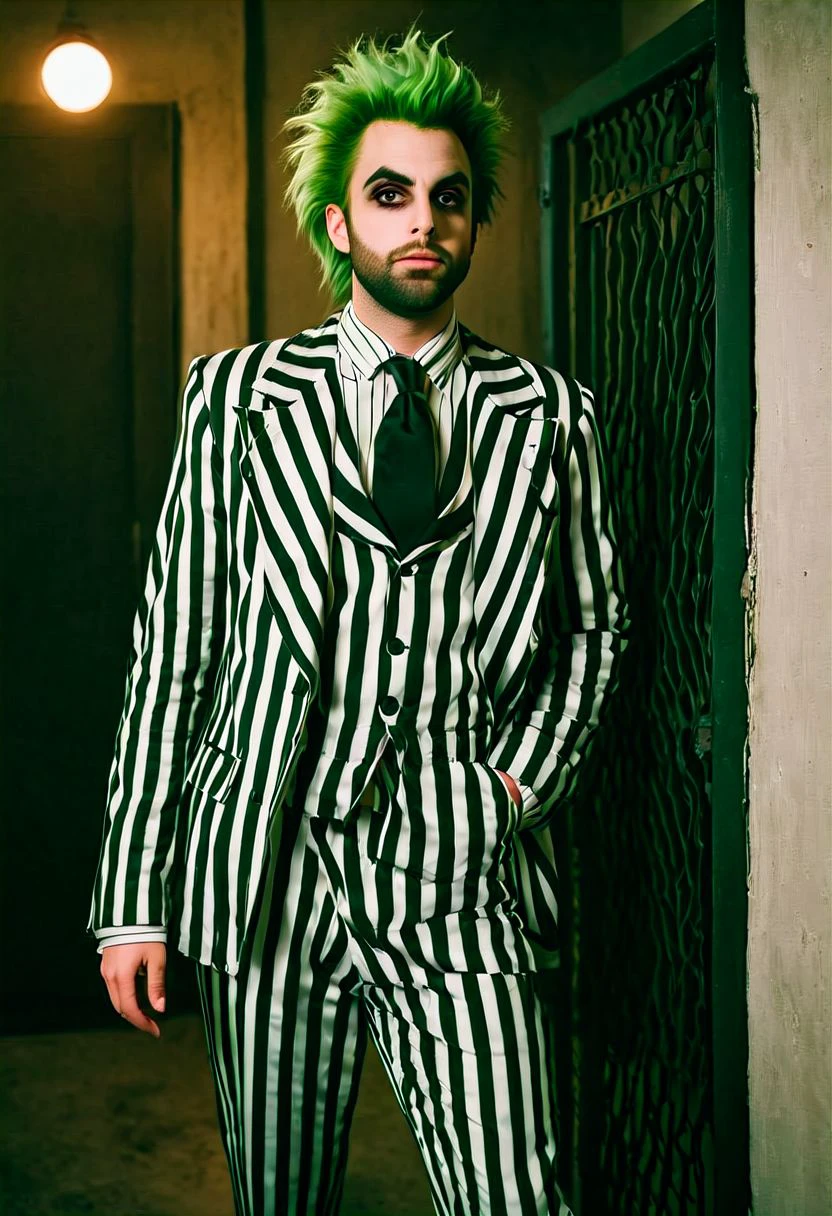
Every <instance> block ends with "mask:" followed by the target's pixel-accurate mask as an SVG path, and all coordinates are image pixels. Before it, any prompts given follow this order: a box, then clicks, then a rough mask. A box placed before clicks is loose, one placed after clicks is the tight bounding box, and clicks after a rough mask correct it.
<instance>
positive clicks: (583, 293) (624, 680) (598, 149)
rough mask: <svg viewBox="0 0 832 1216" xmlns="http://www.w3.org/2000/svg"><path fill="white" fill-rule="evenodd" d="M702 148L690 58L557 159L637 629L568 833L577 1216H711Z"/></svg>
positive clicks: (704, 69)
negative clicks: (598, 757)
mask: <svg viewBox="0 0 832 1216" xmlns="http://www.w3.org/2000/svg"><path fill="white" fill-rule="evenodd" d="M713 138H714V102H713V65H712V61H711V60H710V59H708V60H703V59H701V58H700V59H699V60H698V61H697V62H696V63H695V64H692V65H691V64H687V65H686V66H685V67H684V69H680V70H679V72H678V73H677V75H675V76H674V77H673V78H670V79H668V78H667V77H665V78H664V79H661V80H660V82H658V83H656V82H654V83H653V84H652V85H651V86H650V88H649V89H646V90H645V91H644V92H643V94H641V95H638V96H630V97H628V98H627V99H626V100H625V101H624V102H622V103H621V104H620V105H618V106H617V107H616V108H615V110H614V111H613V112H611V111H609V110H607V111H605V112H603V113H601V114H598V115H596V116H595V117H594V118H593V119H591V120H589V121H585V122H583V123H582V124H580V125H579V126H578V127H577V129H575V130H573V131H572V132H570V133H569V134H568V135H567V136H563V137H562V145H561V147H560V149H559V150H558V151H557V152H556V154H555V155H556V161H555V163H559V164H561V165H562V166H563V168H564V170H565V175H566V177H567V179H568V181H569V183H570V187H569V188H570V191H571V198H569V200H568V203H569V214H570V215H571V217H572V221H571V224H570V225H568V226H567V228H568V234H569V235H568V239H569V242H570V245H571V248H570V250H569V251H568V259H566V260H568V264H569V266H570V275H571V278H572V284H571V291H570V293H569V294H570V298H571V300H572V304H573V308H574V311H573V314H572V317H571V324H570V340H571V345H572V361H573V367H574V368H575V370H576V372H577V373H578V375H579V376H580V377H581V378H582V379H583V380H584V381H585V382H586V383H587V384H589V385H590V386H591V387H592V388H593V390H594V391H595V393H596V397H597V400H598V410H599V416H600V418H601V422H602V425H603V429H604V432H605V436H606V439H607V446H608V452H609V468H608V471H609V477H610V482H611V485H612V487H613V493H614V496H615V499H616V505H617V528H618V538H619V541H620V545H621V552H622V564H623V571H624V577H625V586H626V588H627V591H628V602H629V606H630V616H631V619H632V634H631V641H630V645H629V648H628V650H627V652H626V655H625V660H624V664H623V670H622V673H621V681H620V687H619V690H618V693H617V694H616V697H615V698H614V699H613V700H612V701H611V702H610V705H609V714H608V716H607V718H606V722H605V729H604V731H603V734H602V736H601V738H602V740H603V742H602V743H601V744H600V746H601V748H602V750H603V756H602V758H601V759H602V763H599V764H594V765H593V767H592V774H593V775H592V777H590V778H589V779H588V784H587V785H585V787H584V789H583V791H582V793H581V794H580V795H579V796H580V799H581V801H580V804H578V805H575V806H574V807H573V809H572V815H571V820H570V827H569V832H570V849H569V856H570V870H571V873H570V875H569V885H570V896H571V899H570V905H571V906H570V915H569V924H568V925H567V940H568V942H569V954H570V960H569V961H570V967H569V971H570V976H571V985H572V992H571V1006H572V1008H571V1012H572V1019H573V1032H574V1038H573V1061H572V1063H573V1068H572V1095H571V1097H572V1107H571V1112H570V1114H571V1126H570V1128H569V1132H570V1134H569V1136H568V1137H567V1143H570V1144H571V1152H572V1154H573V1158H574V1160H575V1161H576V1163H577V1166H576V1174H577V1177H578V1178H579V1185H580V1202H578V1201H577V1200H576V1202H578V1206H579V1208H580V1211H581V1212H582V1213H583V1216H596V1214H603V1216H618V1214H620V1216H636V1214H638V1216H651V1214H655V1216H675V1214H677V1213H678V1214H685V1216H688V1214H691V1213H700V1212H702V1213H704V1212H705V1211H706V1210H708V1207H709V1197H708V1195H709V1186H710V1182H709V1180H710V1177H711V1163H710V1157H711V1112H710V1092H709V1090H710V1076H711V1065H710V1059H709V1042H710V1032H709V1006H708V993H709V991H710V983H709V978H708V967H709V959H708V942H709V928H708V924H707V918H708V908H709V896H708V887H709V881H710V879H709V854H710V849H709V831H710V806H709V759H710V756H709V743H710V716H709V714H710V699H711V698H710V673H711V646H710V621H711V567H712V553H711V542H712V526H711V525H712V506H713V374H712V371H713V351H714V267H713V258H714V238H713V202H714V198H713V177H712V165H713V160H714V147H713ZM561 189H563V187H561ZM555 222H556V223H557V217H555ZM564 239H567V238H564Z"/></svg>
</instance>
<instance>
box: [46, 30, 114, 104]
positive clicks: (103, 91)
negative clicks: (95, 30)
mask: <svg viewBox="0 0 832 1216" xmlns="http://www.w3.org/2000/svg"><path fill="white" fill-rule="evenodd" d="M40 76H41V80H42V81H43V87H44V89H45V90H46V93H47V95H48V96H49V97H51V99H52V100H53V101H54V103H55V105H56V106H60V107H61V109H62V110H69V111H70V112H71V113H72V114H83V113H84V112H85V111H86V110H94V109H95V107H96V106H100V105H101V103H102V101H103V100H104V98H105V97H106V96H107V94H108V93H109V92H110V89H111V88H112V86H113V73H112V72H111V70H110V65H109V63H108V62H107V60H106V58H105V57H104V56H103V55H102V54H101V52H100V51H99V50H98V49H97V48H96V47H94V46H91V45H90V44H89V43H88V42H79V41H76V40H73V41H72V42H62V43H61V44H60V46H56V47H55V48H54V50H51V51H50V52H49V54H48V55H47V56H46V58H45V59H44V61H43V67H42V68H41V71H40Z"/></svg>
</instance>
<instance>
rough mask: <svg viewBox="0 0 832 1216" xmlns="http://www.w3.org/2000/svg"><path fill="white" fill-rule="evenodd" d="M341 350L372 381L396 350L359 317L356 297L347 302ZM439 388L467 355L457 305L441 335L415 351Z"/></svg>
mask: <svg viewBox="0 0 832 1216" xmlns="http://www.w3.org/2000/svg"><path fill="white" fill-rule="evenodd" d="M336 334H337V338H338V349H339V351H340V353H341V354H342V355H346V356H347V358H348V359H349V361H350V363H352V365H353V367H354V368H355V370H356V371H357V372H359V373H360V374H361V375H362V376H364V377H365V378H366V379H367V380H371V379H372V378H373V376H374V375H375V374H376V372H377V371H378V369H379V367H380V366H381V365H382V363H384V361H385V360H386V359H390V358H392V357H393V356H394V355H395V354H396V351H395V350H393V347H392V346H390V344H389V343H388V342H385V340H384V338H382V337H380V335H379V334H377V333H376V332H375V331H374V330H372V329H370V327H369V326H368V325H365V324H364V322H363V321H361V320H359V318H358V317H357V316H356V313H355V309H354V308H353V306H352V300H348V301H347V303H346V304H345V306H344V308H343V310H342V312H341V316H340V318H339V320H338V326H337V329H336ZM413 358H414V359H418V360H419V362H420V363H421V365H422V367H424V369H425V371H426V372H427V373H428V375H429V376H430V378H431V380H432V381H433V383H434V384H435V385H436V387H437V388H438V389H443V388H444V387H445V386H446V384H447V383H448V381H449V380H450V379H451V377H452V375H453V373H454V370H455V369H456V366H457V364H458V363H459V362H460V360H461V359H464V358H465V354H464V352H463V349H462V339H461V338H460V335H459V326H458V324H457V318H456V308H454V310H453V312H452V313H451V317H450V320H449V321H448V324H447V325H446V326H445V327H444V329H441V330H440V331H439V333H438V334H434V335H433V337H432V338H428V340H427V342H424V343H423V344H422V345H421V346H420V347H419V349H418V350H416V351H414V352H413Z"/></svg>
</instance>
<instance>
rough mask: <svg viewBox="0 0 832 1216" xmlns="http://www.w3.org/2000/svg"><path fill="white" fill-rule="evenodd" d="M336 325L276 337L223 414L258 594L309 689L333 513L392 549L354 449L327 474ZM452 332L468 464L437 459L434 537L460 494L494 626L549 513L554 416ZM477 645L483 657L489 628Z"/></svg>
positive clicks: (528, 388) (479, 601) (507, 362)
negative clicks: (238, 451)
mask: <svg viewBox="0 0 832 1216" xmlns="http://www.w3.org/2000/svg"><path fill="white" fill-rule="evenodd" d="M336 322H337V316H335V317H330V318H328V319H327V321H326V322H325V323H324V324H323V325H322V326H320V327H318V328H317V329H315V330H309V331H305V332H303V333H301V334H297V335H295V336H294V337H293V338H290V339H288V340H287V341H286V342H284V343H283V344H282V345H281V346H280V348H279V350H278V352H277V354H276V355H275V356H274V357H273V358H272V359H271V361H270V362H269V363H268V364H267V366H266V367H264V368H263V369H262V370H261V371H260V374H259V375H258V376H257V377H256V378H255V379H254V380H253V382H252V384H251V388H250V389H249V390H248V391H245V390H243V391H242V392H241V399H240V401H239V403H238V404H237V405H236V406H235V407H234V408H235V410H236V412H237V415H238V418H239V421H240V427H241V430H242V433H243V439H244V454H243V457H242V460H241V469H242V474H243V478H244V481H245V483H246V485H247V487H248V491H249V495H250V497H251V502H252V505H253V508H254V512H255V516H256V519H257V524H258V527H259V529H260V533H261V536H262V540H263V542H264V543H263V552H264V561H265V570H266V583H267V587H266V593H267V596H268V598H269V603H270V606H271V608H272V611H273V612H274V614H275V617H276V618H277V620H278V623H279V625H280V627H281V632H282V634H283V636H284V638H285V640H286V643H287V645H288V646H289V647H290V649H291V651H292V654H293V656H294V658H295V659H296V660H297V662H298V664H299V665H300V667H301V670H302V671H303V673H304V675H305V676H306V678H307V679H308V680H309V683H310V685H312V687H313V689H314V688H316V687H317V682H318V671H319V656H320V653H321V649H322V645H323V629H324V620H325V616H326V608H327V595H328V585H329V566H330V549H331V543H332V532H333V517H334V512H335V510H336V509H337V510H338V512H339V514H340V515H341V517H342V518H344V519H345V520H346V521H347V522H349V524H350V525H351V526H352V527H353V528H354V529H356V530H357V531H359V532H360V533H361V534H362V535H364V536H365V537H366V538H367V539H370V540H372V542H373V543H376V544H379V545H381V546H383V547H388V548H392V547H394V546H393V543H392V541H391V540H390V537H389V535H388V534H387V532H386V530H385V529H384V526H383V522H382V521H381V520H380V517H379V516H378V513H377V512H376V510H375V507H374V506H373V504H372V501H371V500H370V499H369V498H368V497H367V495H366V494H365V493H364V491H363V488H362V487H360V480H359V479H358V467H357V452H356V453H352V454H351V453H350V452H349V450H348V449H347V448H346V447H344V445H339V446H340V447H341V448H342V450H343V462H341V461H340V460H339V467H338V470H337V471H336V470H335V467H334V459H335V458H334V450H335V434H336V399H337V397H338V395H339V394H340V388H339V384H338V379H337V370H336V355H337V345H336V336H335V324H336ZM461 331H462V340H463V346H464V348H465V350H466V354H467V355H468V376H469V383H468V391H467V394H466V399H467V403H468V410H467V423H468V428H469V439H470V457H471V459H470V465H469V463H468V462H467V461H466V462H465V465H466V467H465V468H464V469H462V470H460V469H458V468H457V466H456V465H451V463H450V462H449V466H448V467H449V468H450V472H448V471H447V470H446V475H445V476H444V477H443V480H442V484H441V487H440V517H439V520H438V521H437V523H438V528H439V533H441V535H444V533H445V532H446V531H448V530H449V529H451V528H453V527H456V526H457V522H458V521H457V516H459V519H460V521H461V520H462V515H461V512H463V511H464V510H465V503H466V499H467V497H468V494H469V493H471V494H472V495H473V512H474V521H473V549H474V553H473V556H474V588H475V592H474V614H475V617H476V619H477V620H478V622H482V621H484V622H486V624H488V623H489V622H490V623H494V622H492V621H491V618H492V617H495V620H496V615H498V609H499V604H500V601H501V599H505V598H506V591H507V590H508V589H509V588H510V587H511V586H516V584H517V582H518V580H522V579H523V576H524V574H525V572H526V566H527V565H528V561H529V558H530V555H531V553H532V543H531V541H530V539H529V538H530V537H531V536H533V534H534V533H535V532H536V531H539V525H540V512H541V511H543V512H545V511H546V510H547V508H549V507H550V506H551V500H552V498H553V496H554V494H555V483H554V475H553V472H552V453H553V450H554V443H555V434H556V429H557V421H556V417H555V416H554V415H552V414H551V413H547V406H546V400H545V393H544V390H543V388H542V385H541V384H540V382H539V381H538V380H537V379H536V377H535V376H534V375H532V373H530V372H529V371H528V370H527V369H526V368H525V367H524V366H523V364H522V363H521V362H520V361H519V360H518V359H517V358H516V357H515V356H513V355H510V354H507V353H506V352H504V351H501V350H499V349H498V348H496V347H492V346H490V345H489V344H488V343H487V342H484V341H483V340H482V339H480V338H478V337H477V336H476V335H474V334H473V333H472V332H471V331H470V330H468V329H467V328H466V327H465V326H461ZM553 409H556V406H553V405H550V406H549V410H550V411H551V410H553ZM347 429H348V428H347ZM347 442H349V440H348V441H347ZM353 442H354V441H353ZM336 472H337V476H338V478H339V483H338V486H339V494H338V499H339V501H338V503H337V504H336V501H335V496H334V493H333V482H334V477H335V475H336ZM457 474H459V481H458V484H455V483H457ZM469 478H470V482H469ZM359 489H360V493H359ZM439 533H437V535H439ZM483 645H484V648H485V657H486V658H487V657H488V649H489V645H490V642H489V630H486V633H485V637H484V642H483Z"/></svg>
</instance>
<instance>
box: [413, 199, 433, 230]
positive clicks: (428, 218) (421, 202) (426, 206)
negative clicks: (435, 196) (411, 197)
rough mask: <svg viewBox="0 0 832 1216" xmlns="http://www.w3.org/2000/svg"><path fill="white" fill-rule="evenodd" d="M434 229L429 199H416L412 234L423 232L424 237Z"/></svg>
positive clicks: (431, 206)
mask: <svg viewBox="0 0 832 1216" xmlns="http://www.w3.org/2000/svg"><path fill="white" fill-rule="evenodd" d="M435 227H436V224H435V222H434V217H433V205H432V203H431V201H430V198H422V199H418V200H417V203H416V216H415V218H414V228H413V231H414V233H416V232H424V234H425V236H430V234H431V233H432V232H433V230H434V228H435Z"/></svg>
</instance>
